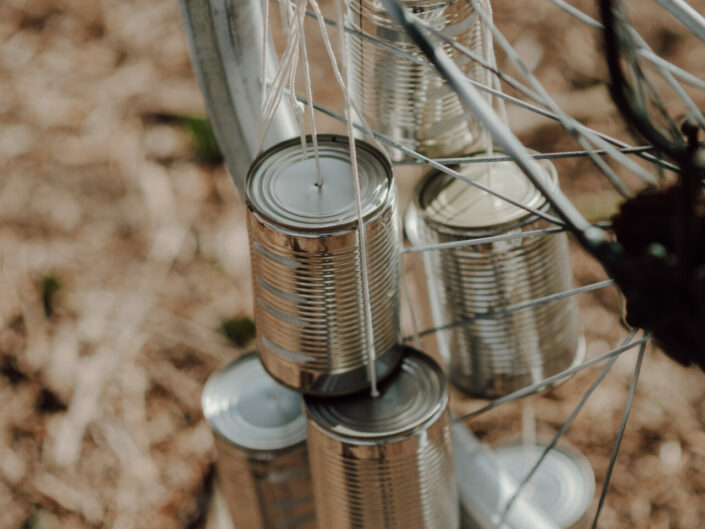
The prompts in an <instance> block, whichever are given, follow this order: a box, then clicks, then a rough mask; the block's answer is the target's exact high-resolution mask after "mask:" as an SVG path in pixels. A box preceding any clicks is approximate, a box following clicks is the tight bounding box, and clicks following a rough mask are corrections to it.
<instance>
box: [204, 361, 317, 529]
mask: <svg viewBox="0 0 705 529" xmlns="http://www.w3.org/2000/svg"><path fill="white" fill-rule="evenodd" d="M301 400H302V399H301V396H300V395H299V394H298V393H295V392H293V391H290V390H288V389H286V388H284V387H282V386H280V385H278V384H277V383H276V382H275V381H274V380H273V379H272V378H271V377H270V376H269V375H268V374H267V372H266V371H265V370H264V369H263V368H262V365H261V363H260V361H259V359H258V357H257V355H256V354H254V353H251V354H248V355H246V356H244V357H242V358H240V359H239V360H237V361H235V362H233V363H231V364H230V365H228V366H226V367H225V368H223V369H221V370H219V371H216V372H215V373H214V374H213V375H211V377H210V378H209V379H208V381H207V382H206V385H205V387H204V389H203V395H202V397H201V403H202V406H203V415H204V416H205V418H206V420H207V421H208V424H209V425H210V427H211V428H212V429H213V432H214V434H215V445H216V450H217V453H218V459H217V463H216V467H217V471H218V481H219V484H220V486H221V489H222V491H223V496H224V498H225V500H226V502H227V505H228V509H229V510H230V514H231V516H232V519H233V522H234V524H235V527H237V528H241V527H242V528H245V527H246V528H247V529H282V528H285V529H316V520H315V509H314V504H313V491H312V486H311V474H310V471H309V465H308V451H307V448H306V418H305V416H304V414H303V409H302V404H301Z"/></svg>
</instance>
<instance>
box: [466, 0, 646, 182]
mask: <svg viewBox="0 0 705 529" xmlns="http://www.w3.org/2000/svg"><path fill="white" fill-rule="evenodd" d="M466 1H467V2H469V3H470V5H472V6H473V8H475V9H476V10H477V11H478V14H479V15H480V18H482V20H483V22H484V23H485V25H486V26H487V28H488V29H489V30H490V31H491V32H492V34H493V35H494V37H495V39H496V40H497V42H498V43H499V45H500V46H501V47H502V49H503V50H504V52H505V53H506V54H507V59H509V61H510V62H511V63H512V64H513V65H514V66H515V67H516V68H517V69H518V70H519V71H520V72H521V74H522V75H523V76H524V77H525V78H526V80H527V81H528V82H529V84H530V85H531V87H532V88H533V89H534V90H535V91H536V92H538V94H539V95H540V96H541V99H542V102H543V104H545V105H546V106H547V107H548V109H549V110H551V111H552V112H553V113H554V114H556V115H557V116H558V117H559V119H560V122H561V124H562V125H563V126H564V127H565V129H566V130H567V131H568V133H569V134H570V135H571V136H572V137H573V138H574V139H575V141H577V142H578V144H579V145H580V146H581V147H582V148H583V149H584V150H586V151H588V152H592V151H594V149H593V147H592V146H591V145H590V143H588V140H589V142H591V143H593V144H595V145H597V146H598V147H600V148H602V149H605V150H607V151H608V152H609V153H610V155H611V156H612V157H613V158H614V159H615V160H616V161H618V162H620V163H621V164H622V165H624V166H625V167H626V168H627V169H629V170H630V171H631V172H632V173H634V174H635V175H637V176H639V177H640V178H641V179H642V180H644V181H645V182H647V183H649V184H651V185H655V184H656V180H655V179H654V177H653V175H651V174H650V173H648V172H646V171H644V169H642V168H641V167H640V166H639V165H637V164H636V163H634V162H633V161H632V160H630V159H629V157H628V156H625V155H623V154H622V153H620V152H619V151H618V150H617V149H615V148H614V147H613V146H612V145H610V144H609V143H608V142H606V141H605V140H603V139H602V138H600V137H599V136H598V135H597V134H594V133H592V132H590V131H588V130H584V129H581V127H579V125H580V124H579V123H578V122H577V121H576V120H574V119H573V118H572V117H570V116H568V114H566V113H565V112H563V111H562V110H561V109H560V108H559V107H558V105H557V104H556V102H555V101H554V100H553V98H552V97H551V96H550V95H549V93H548V92H547V91H546V89H545V88H544V87H543V85H541V83H540V82H539V80H538V79H537V78H536V76H534V75H533V74H532V73H531V71H530V70H529V69H528V68H527V67H526V65H525V64H524V62H523V61H522V60H521V59H520V57H519V55H518V54H517V52H516V50H515V49H514V48H513V47H512V45H511V44H509V41H508V40H507V39H506V38H505V37H504V35H503V34H502V33H501V32H500V31H499V29H498V28H497V26H496V25H495V24H494V22H493V21H492V20H491V18H490V17H489V16H488V15H487V14H486V13H485V12H484V11H483V10H482V9H481V8H480V6H479V3H478V2H477V0H466ZM590 159H591V160H592V161H593V162H594V163H595V165H597V166H598V167H599V168H600V169H601V170H602V172H603V173H605V175H606V176H607V177H608V179H609V180H610V182H611V183H612V185H613V186H614V187H615V189H617V190H618V191H619V192H620V193H621V194H623V195H625V196H629V195H630V194H631V192H630V191H629V189H628V188H627V186H626V185H625V184H624V183H623V182H622V181H621V179H620V178H619V177H618V176H617V174H616V173H615V172H614V171H613V170H612V169H611V168H610V167H609V166H608V165H607V163H606V162H605V161H604V160H603V159H602V158H601V157H600V156H597V155H595V154H591V155H590Z"/></svg>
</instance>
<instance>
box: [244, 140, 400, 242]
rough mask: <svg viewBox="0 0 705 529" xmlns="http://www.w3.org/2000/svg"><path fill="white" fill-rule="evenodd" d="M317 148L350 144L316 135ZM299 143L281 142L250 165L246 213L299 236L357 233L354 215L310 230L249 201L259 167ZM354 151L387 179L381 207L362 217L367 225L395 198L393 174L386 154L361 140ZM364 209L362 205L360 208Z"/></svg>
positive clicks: (246, 181)
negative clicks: (270, 213)
mask: <svg viewBox="0 0 705 529" xmlns="http://www.w3.org/2000/svg"><path fill="white" fill-rule="evenodd" d="M316 138H317V140H318V143H319V146H320V145H321V144H337V145H341V146H349V144H350V141H349V138H348V136H345V135H342V134H318V135H317V136H316ZM312 141H313V135H311V134H307V135H306V142H307V144H310V143H312ZM300 143H301V138H300V137H296V138H291V139H289V140H285V141H283V142H280V143H277V144H276V145H273V146H272V147H270V148H268V149H266V150H265V151H263V152H261V153H260V154H259V155H258V156H257V157H256V158H255V159H254V161H253V162H252V164H251V165H250V169H249V170H248V172H247V176H246V177H245V186H244V193H243V195H244V199H245V204H246V205H247V208H248V210H249V211H250V212H251V213H253V214H255V215H256V216H257V217H259V218H261V219H262V220H264V221H265V222H267V223H269V224H271V225H273V226H276V227H277V228H282V229H284V230H288V231H290V232H293V233H296V234H299V235H306V234H312V235H321V234H324V233H330V232H338V231H346V230H355V229H357V223H358V220H357V215H355V218H353V219H352V220H349V221H345V222H340V223H335V222H325V223H321V226H320V227H317V226H309V225H302V224H297V223H293V222H285V221H282V220H281V219H276V218H274V217H273V216H272V215H269V214H267V213H266V212H265V211H263V210H262V208H261V207H258V205H257V204H256V203H255V202H254V201H253V200H252V198H251V196H250V194H251V193H250V184H251V181H252V179H253V178H254V176H255V175H256V174H257V173H258V171H259V169H260V168H261V166H262V164H263V163H264V162H265V161H266V160H268V159H269V158H270V157H271V156H272V155H274V154H275V153H276V152H279V151H282V150H285V149H288V148H289V147H292V146H295V145H298V144H300ZM355 147H356V149H357V153H358V159H359V158H360V153H361V152H364V153H366V155H368V156H370V159H372V160H374V161H375V162H377V163H379V164H380V170H381V171H382V172H383V174H384V176H386V180H387V186H386V189H385V191H384V197H383V198H382V200H380V203H379V205H378V206H377V207H375V208H374V209H373V210H371V211H369V212H367V213H365V214H364V215H363V222H365V223H367V222H369V221H370V220H373V219H374V218H375V217H376V216H378V215H379V214H380V213H381V212H382V211H384V210H385V209H386V208H387V207H388V206H389V204H390V203H391V202H392V201H393V200H394V196H395V195H396V193H395V192H394V191H395V187H394V172H393V169H392V164H391V162H390V161H389V158H388V156H387V154H386V153H385V152H383V151H380V150H379V149H377V148H376V147H374V146H373V145H371V144H370V143H368V142H366V141H363V140H360V139H355ZM363 207H364V204H363Z"/></svg>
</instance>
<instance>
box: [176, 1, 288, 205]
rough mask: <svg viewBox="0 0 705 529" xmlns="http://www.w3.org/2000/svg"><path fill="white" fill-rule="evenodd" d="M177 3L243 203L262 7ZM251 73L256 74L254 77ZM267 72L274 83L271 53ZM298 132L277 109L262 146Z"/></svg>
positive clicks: (252, 148)
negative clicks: (179, 6)
mask: <svg viewBox="0 0 705 529" xmlns="http://www.w3.org/2000/svg"><path fill="white" fill-rule="evenodd" d="M179 3H180V5H181V15H182V18H183V23H184V28H185V30H186V36H187V38H188V43H189V50H190V52H191V62H192V64H193V69H194V71H195V73H196V78H197V79H198V84H199V86H200V88H201V92H203V98H204V100H205V103H206V108H207V109H208V117H209V119H210V121H211V124H212V125H213V132H214V133H215V137H216V138H217V140H218V145H219V146H220V149H221V151H222V152H223V155H224V156H225V161H226V164H227V166H228V171H229V172H230V175H231V177H232V179H233V181H234V182H235V185H236V186H237V189H238V192H239V193H240V197H241V198H244V194H243V188H244V184H245V175H247V169H248V168H249V166H250V164H251V163H252V160H253V159H254V158H255V155H256V154H257V153H256V150H257V145H256V140H257V137H256V136H257V135H256V132H255V131H256V130H257V121H258V118H259V110H260V104H261V89H262V80H261V79H260V75H259V72H260V70H261V61H262V42H263V39H262V32H263V28H264V23H263V18H262V5H261V2H260V1H259V0H237V1H236V0H180V2H179ZM270 49H273V47H270ZM243 72H248V73H249V75H243ZM253 72H258V73H257V75H253ZM267 72H268V77H269V78H270V79H271V78H273V77H274V74H275V72H276V60H275V58H274V54H273V53H270V54H269V61H268V65H267ZM297 130H298V128H297V127H296V120H295V118H294V115H293V113H292V112H291V110H290V109H289V107H288V106H287V105H280V106H279V109H278V110H277V112H276V114H275V118H274V121H273V123H272V126H271V128H270V133H269V135H268V136H267V139H266V142H265V146H269V145H272V144H274V143H277V142H279V141H282V140H285V139H287V138H291V137H293V136H295V135H296V134H297Z"/></svg>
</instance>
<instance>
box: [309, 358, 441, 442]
mask: <svg viewBox="0 0 705 529" xmlns="http://www.w3.org/2000/svg"><path fill="white" fill-rule="evenodd" d="M405 349H406V350H405V352H404V353H405V356H404V359H403V360H402V362H401V364H400V365H399V367H398V369H397V370H396V371H395V372H394V373H392V374H391V375H389V377H388V378H386V379H385V380H383V381H382V382H381V383H380V384H379V392H380V395H379V396H378V397H376V398H375V397H372V396H371V395H370V392H369V391H364V392H360V393H356V394H354V395H349V396H347V397H341V398H336V399H329V398H328V399H322V398H314V397H306V398H305V405H306V410H307V412H308V414H309V416H310V418H311V419H312V420H313V421H315V422H316V423H317V424H318V425H319V426H321V427H322V428H324V429H326V430H329V431H331V432H333V433H335V434H338V435H341V436H345V437H350V438H354V439H361V440H376V439H383V438H386V437H391V436H398V435H401V434H406V433H412V432H413V431H414V430H416V429H417V428H419V427H420V426H422V425H423V424H424V423H426V422H428V421H429V420H430V419H432V418H434V417H436V416H437V415H438V414H440V413H441V412H442V411H443V410H445V408H446V406H447V404H448V390H447V383H446V378H445V375H444V374H443V371H442V370H441V368H440V367H439V366H438V364H437V363H436V362H435V361H434V360H433V359H432V358H430V357H429V356H427V355H425V354H423V353H421V352H419V351H416V350H414V349H412V348H410V347H405Z"/></svg>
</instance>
